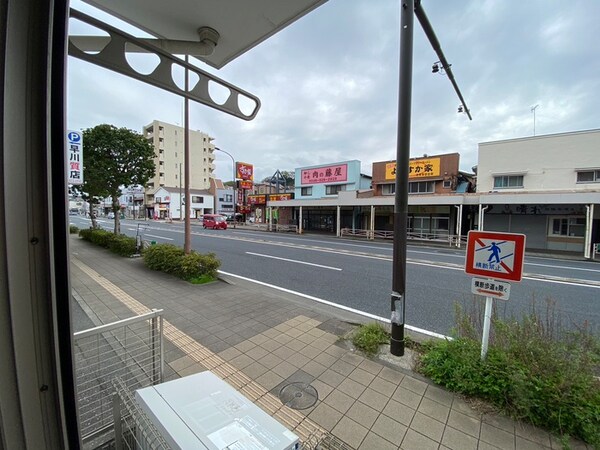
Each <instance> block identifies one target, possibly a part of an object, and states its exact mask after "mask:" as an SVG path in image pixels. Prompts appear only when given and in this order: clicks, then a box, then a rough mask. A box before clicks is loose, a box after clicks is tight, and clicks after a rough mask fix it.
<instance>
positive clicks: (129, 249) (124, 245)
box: [108, 234, 137, 256]
mask: <svg viewBox="0 0 600 450" xmlns="http://www.w3.org/2000/svg"><path fill="white" fill-rule="evenodd" d="M108 248H109V249H110V251H111V252H113V253H116V254H117V255H121V256H132V255H135V254H136V253H137V248H136V242H135V238H134V237H130V236H126V235H124V234H120V235H118V236H113V237H112V239H111V240H110V242H109V243H108Z"/></svg>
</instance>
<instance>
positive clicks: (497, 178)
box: [492, 173, 525, 189]
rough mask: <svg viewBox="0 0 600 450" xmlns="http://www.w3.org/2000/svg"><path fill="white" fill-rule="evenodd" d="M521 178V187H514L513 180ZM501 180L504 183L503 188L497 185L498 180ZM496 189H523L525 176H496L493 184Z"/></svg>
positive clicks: (521, 174)
mask: <svg viewBox="0 0 600 450" xmlns="http://www.w3.org/2000/svg"><path fill="white" fill-rule="evenodd" d="M518 178H521V184H520V185H513V186H511V184H510V183H511V182H510V180H511V179H518ZM499 179H501V180H502V181H503V183H502V186H498V185H497V184H496V180H499ZM504 181H506V183H504ZM492 185H493V187H494V189H523V188H524V187H525V174H523V173H518V174H508V175H494V180H493V183H492Z"/></svg>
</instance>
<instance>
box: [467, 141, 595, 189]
mask: <svg viewBox="0 0 600 450" xmlns="http://www.w3.org/2000/svg"><path fill="white" fill-rule="evenodd" d="M584 168H590V169H592V168H596V169H600V130H591V131H581V132H574V133H563V134H554V135H547V136H535V137H533V136H532V137H529V138H521V139H511V140H507V141H496V142H484V143H481V144H479V156H478V163H477V192H489V191H492V190H494V175H511V174H515V175H517V174H523V175H524V177H523V188H522V189H512V190H514V191H553V190H558V191H564V190H585V189H592V190H600V183H577V172H576V169H584ZM497 190H498V192H500V191H502V192H504V191H509V190H511V189H497Z"/></svg>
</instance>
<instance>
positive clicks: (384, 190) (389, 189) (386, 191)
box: [381, 183, 396, 195]
mask: <svg viewBox="0 0 600 450" xmlns="http://www.w3.org/2000/svg"><path fill="white" fill-rule="evenodd" d="M394 194H396V183H386V184H382V185H381V195H394Z"/></svg>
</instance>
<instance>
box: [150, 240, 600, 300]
mask: <svg viewBox="0 0 600 450" xmlns="http://www.w3.org/2000/svg"><path fill="white" fill-rule="evenodd" d="M160 230H161V231H168V232H169V231H171V230H165V229H160ZM173 232H176V233H183V232H182V231H173ZM192 234H193V235H196V236H209V237H214V238H218V239H226V240H234V241H236V240H239V241H244V242H251V243H253V244H262V245H272V246H277V247H286V248H294V249H296V250H306V251H316V252H322V253H333V254H336V255H344V256H354V257H357V258H367V259H375V260H380V261H392V257H391V256H387V255H375V254H368V253H358V252H354V251H350V250H345V249H331V248H325V247H317V246H306V245H294V244H291V243H286V242H276V241H275V242H273V241H267V240H260V239H249V238H242V237H233V236H225V235H215V234H211V233H202V232H200V233H198V232H193V233H192ZM146 236H149V235H146ZM163 239H170V238H163ZM170 240H173V239H170ZM406 263H407V264H412V265H419V266H426V267H435V268H438V269H447V270H457V271H464V265H462V264H456V263H450V262H441V261H440V262H431V261H423V260H415V259H411V258H407V261H406ZM526 264H527V263H526ZM592 270H593V269H592ZM523 279H526V280H532V281H539V282H547V283H556V284H565V285H571V286H581V287H591V288H596V289H598V288H600V282H598V281H595V280H582V279H576V278H565V277H556V276H552V275H543V274H532V273H524V274H523Z"/></svg>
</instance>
